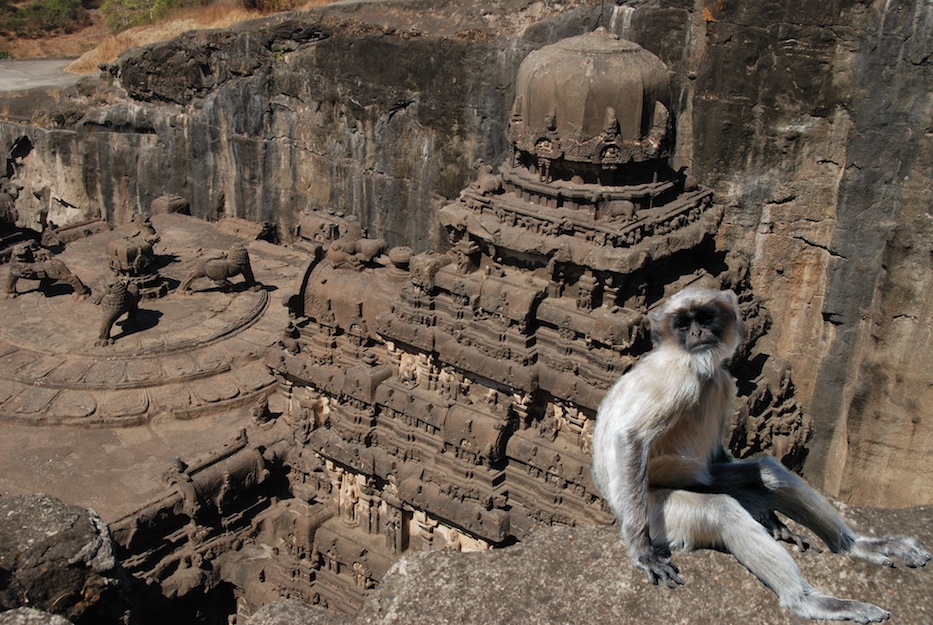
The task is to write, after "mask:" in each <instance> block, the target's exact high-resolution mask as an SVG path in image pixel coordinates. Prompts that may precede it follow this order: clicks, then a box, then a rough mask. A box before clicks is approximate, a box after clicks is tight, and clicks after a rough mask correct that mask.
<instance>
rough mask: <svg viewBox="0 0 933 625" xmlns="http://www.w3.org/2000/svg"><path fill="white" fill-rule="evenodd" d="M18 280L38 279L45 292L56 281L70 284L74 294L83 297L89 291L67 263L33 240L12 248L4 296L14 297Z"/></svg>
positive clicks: (46, 292) (47, 291) (40, 287)
mask: <svg viewBox="0 0 933 625" xmlns="http://www.w3.org/2000/svg"><path fill="white" fill-rule="evenodd" d="M19 280H38V281H39V289H40V290H41V291H42V292H43V293H44V294H45V295H48V294H49V290H50V289H51V287H52V285H53V284H55V283H56V282H64V283H65V284H70V285H71V288H72V290H73V291H74V296H75V297H77V298H79V299H83V298H84V297H87V295H88V294H89V293H90V292H91V291H90V289H88V288H87V286H85V284H84V283H83V282H81V279H80V278H78V276H77V275H75V274H73V273H72V272H71V270H70V269H68V267H67V265H65V263H63V262H62V261H61V260H59V259H57V258H53V257H52V255H51V253H50V252H49V251H48V250H46V249H43V248H42V247H40V246H39V244H37V243H36V242H35V241H30V242H28V243H21V244H19V245H17V246H16V247H15V248H13V253H12V255H11V256H10V267H9V270H8V273H7V278H6V296H7V297H16V296H17V295H19V293H17V292H16V283H17V282H18V281H19Z"/></svg>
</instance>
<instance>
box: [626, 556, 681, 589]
mask: <svg viewBox="0 0 933 625" xmlns="http://www.w3.org/2000/svg"><path fill="white" fill-rule="evenodd" d="M632 560H633V561H634V563H635V566H636V567H637V568H638V569H639V570H641V571H644V573H645V575H647V576H648V581H649V582H651V583H652V584H654V585H655V586H657V585H658V582H664V585H665V586H667V587H668V588H677V587H678V586H683V584H684V580H683V578H682V577H681V576H680V569H679V568H677V565H676V564H674V563H673V562H671V559H670V558H668V557H667V556H666V555H663V554H661V553H659V552H658V551H657V549H655V548H654V547H651V546H649V547H647V548H646V549H644V550H642V552H641V553H639V554H638V555H637V556H636V557H634V558H632Z"/></svg>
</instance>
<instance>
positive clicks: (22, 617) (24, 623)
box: [0, 608, 71, 625]
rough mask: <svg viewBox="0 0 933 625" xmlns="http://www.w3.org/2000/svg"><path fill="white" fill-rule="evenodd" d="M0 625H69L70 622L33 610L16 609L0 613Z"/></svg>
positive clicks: (54, 615)
mask: <svg viewBox="0 0 933 625" xmlns="http://www.w3.org/2000/svg"><path fill="white" fill-rule="evenodd" d="M0 625H71V621H68V620H65V619H63V618H62V617H60V616H58V615H57V614H50V613H48V612H43V611H42V610H36V609H34V608H16V609H14V610H7V611H6V612H0Z"/></svg>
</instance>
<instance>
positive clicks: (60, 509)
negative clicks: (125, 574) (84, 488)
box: [0, 495, 124, 622]
mask: <svg viewBox="0 0 933 625" xmlns="http://www.w3.org/2000/svg"><path fill="white" fill-rule="evenodd" d="M0 572H2V574H3V575H2V584H0V609H3V610H9V609H13V608H18V607H24V606H27V605H28V606H31V607H35V608H38V609H41V610H46V611H49V612H55V613H57V614H61V615H64V616H66V617H68V618H69V619H71V620H75V619H79V618H82V617H91V615H94V614H98V615H106V616H105V618H113V617H114V615H118V614H121V613H122V611H123V610H122V607H121V604H120V601H119V598H118V591H119V589H120V587H121V586H122V585H123V584H124V581H123V578H122V574H121V571H120V567H119V565H118V563H117V560H116V557H115V555H114V549H113V543H112V540H111V537H110V532H109V530H108V528H107V526H106V524H105V523H104V522H103V521H102V520H101V518H100V517H99V516H97V513H95V512H94V511H92V510H85V509H83V508H79V507H76V506H69V505H66V504H64V503H62V502H61V501H59V500H57V499H54V498H52V497H49V496H47V495H22V496H17V497H3V498H0ZM33 616H34V615H32V614H26V615H24V616H23V618H24V619H27V620H24V621H16V622H32V621H31V619H32V618H33ZM4 622H6V621H4ZM11 622H12V621H11ZM44 622H48V621H44ZM52 622H54V621H52Z"/></svg>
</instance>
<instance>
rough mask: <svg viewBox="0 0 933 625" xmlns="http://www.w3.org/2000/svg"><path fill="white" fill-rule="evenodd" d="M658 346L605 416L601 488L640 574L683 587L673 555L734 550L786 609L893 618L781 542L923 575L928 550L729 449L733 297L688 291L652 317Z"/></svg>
mask: <svg viewBox="0 0 933 625" xmlns="http://www.w3.org/2000/svg"><path fill="white" fill-rule="evenodd" d="M648 317H649V321H650V326H651V338H652V343H653V347H652V349H651V351H649V352H648V353H647V354H646V355H645V356H644V357H643V358H642V359H641V360H640V361H639V362H638V363H637V364H636V365H635V366H634V367H632V368H631V369H630V370H629V371H627V372H626V373H624V374H623V375H622V376H621V377H620V378H619V379H618V380H617V381H616V382H615V384H614V385H613V386H612V387H611V388H610V389H609V391H608V392H607V394H606V396H605V397H604V399H603V401H602V402H601V403H600V405H599V408H598V410H597V413H596V425H595V427H594V430H593V442H592V454H593V465H592V476H593V481H594V483H595V484H596V486H597V488H598V489H599V491H600V493H601V494H602V495H603V498H604V499H605V501H606V503H607V505H608V506H609V508H610V509H611V511H612V512H613V514H614V515H615V516H616V518H617V519H618V521H619V525H620V530H621V535H622V539H623V541H624V543H625V546H626V548H627V551H628V554H629V557H630V558H631V560H632V562H633V563H634V565H635V567H636V568H637V569H639V570H641V571H643V572H644V573H645V574H646V575H647V577H648V580H649V581H650V582H651V583H653V584H655V585H657V584H658V583H659V582H660V583H663V584H665V585H666V586H668V587H670V588H676V587H678V586H680V585H682V584H684V580H683V578H682V577H681V575H680V569H679V568H678V567H677V565H676V564H675V563H674V562H673V561H672V560H671V553H672V551H673V550H675V549H699V548H711V549H717V550H723V551H726V552H729V553H731V554H732V555H733V556H734V557H735V558H736V559H737V560H738V561H739V562H740V563H741V564H742V565H744V566H745V567H746V568H747V569H748V570H749V571H751V572H752V573H753V574H754V575H755V576H756V577H758V579H759V580H761V581H762V582H763V583H764V584H765V585H766V586H767V587H768V588H770V589H771V590H772V591H773V592H774V593H775V594H776V595H777V597H778V600H779V602H780V604H781V606H783V607H784V608H786V609H788V610H790V611H791V612H793V613H794V614H796V615H797V616H800V617H804V618H809V619H818V620H851V621H856V622H859V623H871V622H880V621H883V620H885V619H887V618H889V617H890V613H889V612H888V611H886V610H883V609H882V608H880V607H878V606H875V605H872V604H870V603H863V602H860V601H854V600H848V599H838V598H836V597H832V596H829V595H825V594H822V593H820V592H819V591H818V590H816V589H815V588H814V587H812V586H811V585H810V584H808V583H807V582H806V580H804V579H803V577H802V576H801V574H800V571H799V569H798V568H797V565H796V563H795V562H794V560H793V558H792V557H791V556H790V554H789V553H788V552H787V550H786V549H785V548H784V547H783V546H782V545H780V544H779V541H784V542H794V543H796V544H797V545H798V547H799V548H800V549H801V550H806V549H807V548H809V547H810V546H813V544H812V543H811V539H809V538H807V537H805V536H803V535H800V534H795V533H794V532H792V531H791V530H790V529H789V528H788V526H786V525H785V524H784V523H783V522H782V521H781V520H780V517H778V516H777V514H778V513H779V514H781V515H783V517H787V518H789V519H792V520H794V521H796V522H797V523H800V524H801V525H803V526H804V527H807V528H809V529H810V530H811V531H812V532H813V533H814V534H815V535H816V536H817V537H818V538H819V539H820V540H821V541H822V542H823V543H825V544H826V546H827V547H828V548H829V550H830V551H832V552H834V553H843V554H848V555H851V556H854V557H858V558H863V559H865V560H869V561H871V562H875V563H878V564H881V565H884V566H894V563H895V559H898V560H900V561H902V562H903V563H904V564H906V565H907V566H908V567H911V568H915V567H921V566H924V565H925V564H926V563H927V561H929V560H930V552H929V551H927V550H926V549H925V548H924V547H923V546H922V545H921V544H920V543H919V542H918V541H917V540H915V539H914V538H910V537H906V536H886V537H873V536H868V535H862V534H858V533H856V532H855V531H854V530H853V529H851V528H850V527H849V526H848V525H847V524H846V522H845V521H844V520H843V519H842V518H841V517H840V515H839V514H838V513H837V512H836V511H835V509H834V508H833V507H832V505H831V504H830V503H829V502H828V501H827V500H826V499H825V498H823V496H822V495H820V494H819V493H818V492H817V491H816V490H814V489H813V488H811V487H810V486H809V485H808V484H807V483H806V482H805V481H804V480H803V479H802V478H801V477H799V476H798V475H796V474H795V473H793V472H791V471H790V470H789V469H787V468H785V467H784V465H782V464H781V463H780V462H778V461H777V460H776V459H775V458H773V457H771V456H767V455H765V456H759V457H755V458H752V459H747V460H735V459H733V458H731V457H730V456H729V455H728V452H727V451H726V449H725V446H724V443H723V441H724V438H725V427H726V424H727V421H728V420H729V419H730V417H731V415H732V405H733V403H734V400H735V396H736V385H735V382H734V381H733V379H732V376H731V374H730V373H729V371H728V369H727V368H726V365H727V363H728V361H729V360H730V359H731V358H732V356H733V355H734V353H735V351H736V349H737V348H738V346H739V343H740V341H741V339H742V334H743V329H742V319H741V313H740V311H739V306H738V300H737V298H736V295H735V293H733V292H732V291H718V290H714V289H701V288H688V289H685V290H683V291H680V292H679V293H677V294H675V295H674V296H672V297H671V298H670V299H669V300H668V301H667V302H666V303H664V304H663V305H662V306H660V308H659V309H658V310H657V311H655V312H652V313H650V314H649V315H648Z"/></svg>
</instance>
